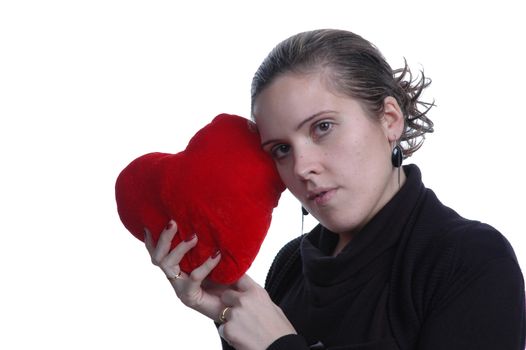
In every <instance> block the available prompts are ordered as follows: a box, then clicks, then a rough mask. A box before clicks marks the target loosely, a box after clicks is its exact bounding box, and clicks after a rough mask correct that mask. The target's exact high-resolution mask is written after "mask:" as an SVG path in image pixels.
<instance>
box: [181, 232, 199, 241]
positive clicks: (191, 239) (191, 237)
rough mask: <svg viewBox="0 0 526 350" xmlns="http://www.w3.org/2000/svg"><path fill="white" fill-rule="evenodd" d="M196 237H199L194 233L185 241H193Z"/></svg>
mask: <svg viewBox="0 0 526 350" xmlns="http://www.w3.org/2000/svg"><path fill="white" fill-rule="evenodd" d="M195 237H197V235H196V234H195V233H194V234H193V235H191V236H188V237H186V238H185V240H184V241H185V242H190V241H193V240H194V238H195Z"/></svg>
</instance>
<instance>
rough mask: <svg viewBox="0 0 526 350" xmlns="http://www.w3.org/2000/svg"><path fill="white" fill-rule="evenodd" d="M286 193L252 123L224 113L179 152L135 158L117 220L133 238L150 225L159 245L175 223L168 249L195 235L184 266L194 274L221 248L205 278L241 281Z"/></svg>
mask: <svg viewBox="0 0 526 350" xmlns="http://www.w3.org/2000/svg"><path fill="white" fill-rule="evenodd" d="M284 189H285V187H284V185H283V183H282V182H281V180H280V178H279V175H278V173H277V171H276V169H275V166H274V164H273V161H272V159H271V158H270V157H269V156H268V154H266V153H265V152H263V150H262V149H261V147H260V139H259V135H258V133H257V131H255V127H254V125H253V124H252V122H250V121H249V120H247V119H245V118H242V117H239V116H235V115H228V114H221V115H219V116H217V117H216V118H215V119H214V120H213V121H212V122H211V123H210V124H208V125H207V126H205V127H204V128H203V129H201V130H200V131H199V132H197V134H196V135H195V136H194V137H193V138H192V139H191V140H190V142H189V143H188V146H187V147H186V149H185V150H184V151H182V152H180V153H177V154H167V153H149V154H146V155H143V156H141V157H139V158H137V159H135V160H134V161H132V162H131V163H130V164H129V165H128V166H127V167H126V168H125V169H124V170H123V171H122V172H121V173H120V175H119V176H118V178H117V182H116V186H115V192H116V201H117V210H118V213H119V216H120V218H121V221H122V223H123V224H124V226H125V227H126V228H127V229H128V230H129V231H130V232H131V233H132V234H133V235H134V236H135V237H137V238H138V239H140V240H144V229H145V228H148V230H149V231H150V232H151V233H152V236H153V238H154V241H155V242H157V240H158V238H159V235H160V233H161V231H162V230H163V228H164V227H165V226H166V224H167V223H168V221H169V220H170V219H174V220H175V222H176V223H177V225H178V234H177V235H176V236H175V238H174V240H173V242H172V247H175V246H176V245H177V244H178V243H180V242H181V240H184V239H185V238H188V237H190V236H192V234H194V233H196V234H197V236H198V243H197V246H196V247H194V248H193V249H192V250H191V251H190V252H189V253H187V254H186V255H185V257H184V259H183V260H182V261H181V264H180V266H181V269H182V270H183V271H184V272H186V273H189V272H191V271H192V270H193V269H195V268H196V267H198V266H200V265H201V264H202V263H203V262H204V261H205V260H206V259H208V258H209V257H210V256H211V255H213V254H214V253H215V252H216V251H217V250H218V249H219V250H220V251H221V262H220V263H219V265H218V266H217V267H216V268H215V269H214V270H213V271H212V273H211V274H210V279H211V280H212V281H214V282H217V283H223V284H229V283H233V282H235V281H236V280H238V279H239V277H241V276H242V275H243V274H244V273H245V272H246V270H247V269H248V268H249V267H250V265H251V263H252V262H253V261H254V259H255V257H256V254H257V253H258V251H259V248H260V246H261V244H262V242H263V239H264V238H265V235H266V233H267V231H268V228H269V225H270V221H271V218H272V210H273V209H274V208H275V207H276V205H277V203H278V200H279V197H280V195H281V193H282V192H283V190H284Z"/></svg>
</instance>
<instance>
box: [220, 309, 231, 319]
mask: <svg viewBox="0 0 526 350" xmlns="http://www.w3.org/2000/svg"><path fill="white" fill-rule="evenodd" d="M228 310H230V306H227V307H225V308H224V309H223V311H221V315H219V322H220V323H225V322H226V321H227V319H226V313H227V311H228Z"/></svg>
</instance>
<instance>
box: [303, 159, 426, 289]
mask: <svg viewBox="0 0 526 350" xmlns="http://www.w3.org/2000/svg"><path fill="white" fill-rule="evenodd" d="M403 169H404V171H405V173H406V176H407V179H406V182H405V184H404V185H403V186H402V188H401V189H400V190H399V191H398V192H397V193H396V194H395V195H394V196H393V198H392V199H391V200H390V201H389V202H388V203H387V204H386V205H385V206H384V207H383V208H382V209H380V211H379V212H378V213H377V214H376V215H375V216H374V217H373V218H372V219H371V221H369V223H367V224H366V225H365V226H364V228H363V229H362V230H361V231H360V232H358V233H357V234H356V235H355V236H354V237H353V239H352V241H351V242H350V243H349V244H348V245H347V246H346V247H345V248H344V249H343V250H342V251H341V252H340V254H338V255H337V256H334V257H333V256H332V251H333V250H334V247H335V245H336V243H337V241H338V235H337V234H335V233H333V232H331V231H329V230H328V229H326V228H324V227H323V226H321V225H318V226H316V227H315V228H314V229H313V230H312V231H311V232H310V233H309V234H308V235H307V236H306V238H305V239H303V241H302V243H301V254H302V260H303V270H304V273H305V276H306V278H307V280H310V282H311V283H312V284H314V285H319V286H330V285H334V284H338V283H341V282H343V281H346V280H348V279H351V278H352V279H354V280H355V281H356V283H358V284H360V283H361V282H364V281H361V279H362V278H368V277H367V276H370V273H375V271H374V270H375V269H384V268H385V267H386V266H387V265H388V264H390V261H385V260H386V259H381V257H382V256H384V257H386V258H387V257H388V255H386V253H387V252H388V251H389V250H390V248H392V247H393V246H395V245H396V243H397V242H398V239H399V237H400V234H401V232H402V231H403V228H404V225H405V223H406V222H407V220H408V218H409V216H410V215H411V213H412V211H413V209H414V207H415V205H416V203H417V199H418V197H419V195H420V193H421V191H423V190H424V186H423V184H422V178H421V173H420V170H419V169H418V167H417V166H416V165H412V164H411V165H406V166H404V167H403ZM389 260H391V259H390V258H389ZM386 264H387V265H386ZM371 270H372V271H371ZM361 271H363V272H365V271H369V272H367V273H360V272H361Z"/></svg>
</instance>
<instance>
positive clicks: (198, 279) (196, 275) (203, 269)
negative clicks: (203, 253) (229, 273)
mask: <svg viewBox="0 0 526 350" xmlns="http://www.w3.org/2000/svg"><path fill="white" fill-rule="evenodd" d="M220 260H221V252H219V251H217V252H215V253H214V254H213V255H212V256H211V257H210V258H208V259H207V260H206V261H205V262H204V263H203V264H202V265H201V266H199V267H198V268H196V269H195V270H194V271H192V273H191V274H190V280H191V282H192V283H195V284H199V286H200V285H201V283H202V282H203V280H204V279H205V278H206V277H207V276H208V275H209V274H210V272H212V270H213V269H214V268H215V267H216V266H217V264H219V261H220Z"/></svg>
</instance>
